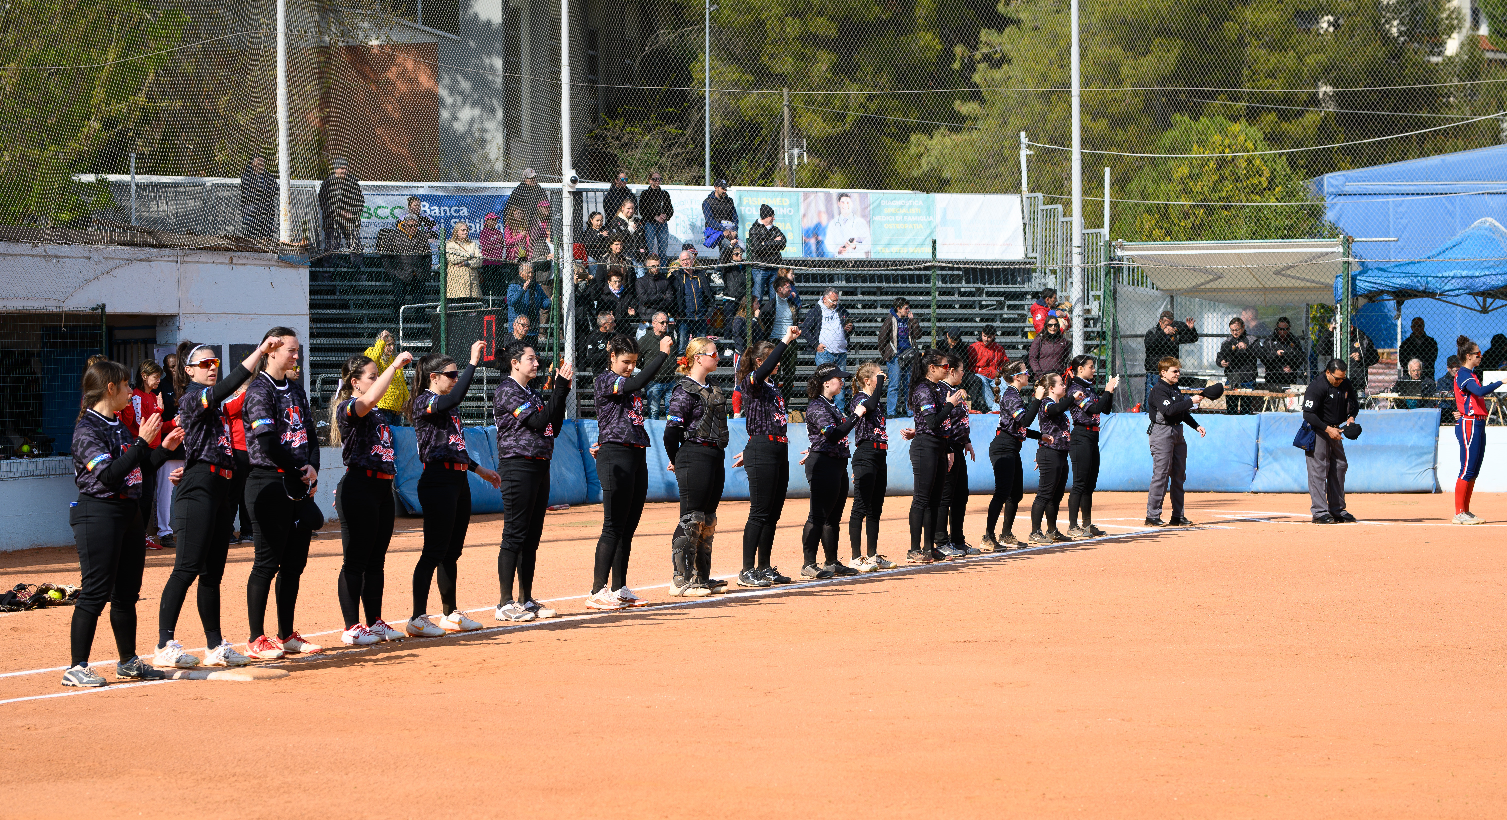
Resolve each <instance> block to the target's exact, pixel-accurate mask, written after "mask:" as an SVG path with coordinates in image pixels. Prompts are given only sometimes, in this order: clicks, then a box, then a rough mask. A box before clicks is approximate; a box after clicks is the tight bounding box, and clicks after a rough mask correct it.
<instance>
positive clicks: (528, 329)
mask: <svg viewBox="0 0 1507 820" xmlns="http://www.w3.org/2000/svg"><path fill="white" fill-rule="evenodd" d="M508 328H509V332H511V333H512V334H513V335H512V338H511V339H509V340H508V344H513V343H514V342H522V343H523V344H526V345H528V346H529V347H534V346H535V345H537V344H538V341H539V334H537V333H535V332H534V324H533V322H530V321H529V320H528V317H527V316H522V315H519V316H516V317H514V318H513V321H512V322H511V323H509V324H508ZM504 347H506V345H504Z"/></svg>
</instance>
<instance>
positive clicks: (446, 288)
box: [399, 237, 470, 361]
mask: <svg viewBox="0 0 1507 820" xmlns="http://www.w3.org/2000/svg"><path fill="white" fill-rule="evenodd" d="M449 262H450V255H449V254H447V253H445V239H444V237H441V238H440V338H439V342H438V344H433V343H431V344H430V345H429V349H430V351H439V352H440V353H448V352H449V351H448V348H449V347H450V327H449V318H450V317H449V315H448V314H449V312H450V296H449V294H450V284H449V282H448V281H447V280H448V279H449V276H450V265H449ZM399 309H400V310H401V308H399ZM466 361H470V359H467V360H466Z"/></svg>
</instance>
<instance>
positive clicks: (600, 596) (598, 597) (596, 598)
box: [586, 587, 628, 611]
mask: <svg viewBox="0 0 1507 820" xmlns="http://www.w3.org/2000/svg"><path fill="white" fill-rule="evenodd" d="M586 608H587V609H598V610H604V611H606V610H613V609H627V608H628V603H627V602H626V601H624V600H623V599H621V598H619V597H617V595H615V594H613V592H612V590H610V589H608V588H607V587H602V588H601V589H599V590H597V591H596V592H595V593H593V594H592V595H591V597H590V598H587V599H586Z"/></svg>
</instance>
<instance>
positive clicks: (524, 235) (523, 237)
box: [502, 205, 529, 262]
mask: <svg viewBox="0 0 1507 820" xmlns="http://www.w3.org/2000/svg"><path fill="white" fill-rule="evenodd" d="M502 251H503V255H504V256H505V257H507V260H508V261H509V262H522V261H526V260H527V259H528V258H529V231H528V223H527V222H525V221H524V219H523V212H522V211H520V210H518V208H516V207H514V206H512V205H509V206H507V207H506V208H504V209H503V212H502Z"/></svg>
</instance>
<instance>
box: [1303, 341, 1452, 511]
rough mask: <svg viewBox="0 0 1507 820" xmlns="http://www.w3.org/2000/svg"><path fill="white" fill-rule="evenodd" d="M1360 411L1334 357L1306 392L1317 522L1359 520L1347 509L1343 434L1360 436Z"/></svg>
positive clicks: (1313, 506)
mask: <svg viewBox="0 0 1507 820" xmlns="http://www.w3.org/2000/svg"><path fill="white" fill-rule="evenodd" d="M1462 370H1463V368H1462ZM1358 412H1360V400H1359V399H1358V398H1357V397H1356V394H1355V386H1354V385H1352V384H1351V383H1350V380H1349V379H1348V378H1346V377H1345V362H1344V360H1342V359H1330V360H1329V363H1328V364H1326V365H1325V366H1324V372H1323V373H1322V374H1320V375H1319V377H1318V378H1316V379H1314V380H1313V381H1312V382H1310V383H1309V385H1308V390H1306V391H1305V392H1304V393H1303V420H1304V421H1306V422H1308V426H1309V427H1312V428H1313V432H1314V443H1313V450H1312V451H1310V452H1309V453H1308V497H1309V499H1310V500H1311V502H1312V504H1311V511H1312V512H1313V523H1315V524H1353V523H1355V516H1353V515H1351V514H1350V513H1348V512H1345V470H1346V469H1347V468H1348V467H1349V466H1350V465H1349V463H1348V462H1346V461H1345V443H1344V442H1343V441H1340V437H1341V436H1345V437H1348V438H1350V439H1352V440H1353V439H1355V438H1356V437H1357V436H1359V435H1360V426H1359V425H1357V424H1355V414H1356V413H1358Z"/></svg>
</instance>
